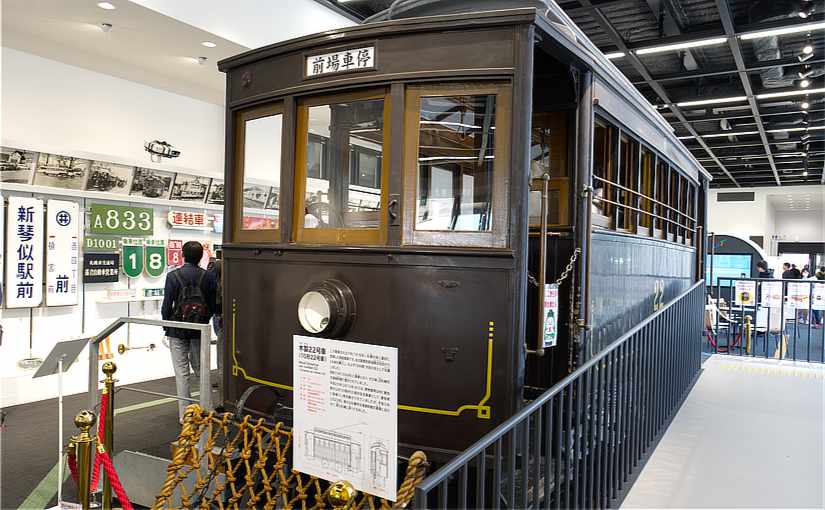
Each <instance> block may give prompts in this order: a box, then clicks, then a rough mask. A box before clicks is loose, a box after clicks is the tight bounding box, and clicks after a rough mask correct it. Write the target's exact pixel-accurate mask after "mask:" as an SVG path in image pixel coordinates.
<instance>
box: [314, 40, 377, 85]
mask: <svg viewBox="0 0 825 510" xmlns="http://www.w3.org/2000/svg"><path fill="white" fill-rule="evenodd" d="M305 67H306V77H307V78H311V77H313V76H322V75H325V74H335V73H346V72H352V71H362V70H366V69H375V47H374V46H364V47H362V48H351V49H347V50H341V51H334V52H332V53H323V54H321V55H310V56H308V57H306V66H305Z"/></svg>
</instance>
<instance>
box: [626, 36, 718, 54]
mask: <svg viewBox="0 0 825 510" xmlns="http://www.w3.org/2000/svg"><path fill="white" fill-rule="evenodd" d="M726 42H728V38H727V37H713V38H710V39H700V40H698V41H687V42H682V43H676V44H665V45H663V46H650V47H647V48H639V49H638V50H636V51H635V53H636V54H637V55H650V54H652V53H664V52H666V51H677V50H686V49H689V48H701V47H703V46H714V45H717V44H724V43H726Z"/></svg>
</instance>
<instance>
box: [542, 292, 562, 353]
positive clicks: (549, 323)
mask: <svg viewBox="0 0 825 510" xmlns="http://www.w3.org/2000/svg"><path fill="white" fill-rule="evenodd" d="M558 326H559V286H558V285H556V284H555V283H547V284H545V285H544V327H543V328H542V344H543V345H544V347H545V348H546V347H555V346H556V342H557V341H558V336H559V335H558V331H559V327H558Z"/></svg>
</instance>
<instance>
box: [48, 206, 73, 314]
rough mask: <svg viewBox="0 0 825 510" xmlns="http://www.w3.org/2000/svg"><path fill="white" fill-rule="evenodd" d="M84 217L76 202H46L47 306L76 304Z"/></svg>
mask: <svg viewBox="0 0 825 510" xmlns="http://www.w3.org/2000/svg"><path fill="white" fill-rule="evenodd" d="M81 218H82V216H81V215H80V206H79V205H78V204H77V202H67V201H65V200H49V201H48V202H47V203H46V229H47V230H46V234H47V235H48V240H47V241H46V306H70V305H76V304H77V301H78V297H77V295H78V284H77V283H78V278H77V271H78V268H77V264H78V259H79V257H80V229H79V226H80V222H81Z"/></svg>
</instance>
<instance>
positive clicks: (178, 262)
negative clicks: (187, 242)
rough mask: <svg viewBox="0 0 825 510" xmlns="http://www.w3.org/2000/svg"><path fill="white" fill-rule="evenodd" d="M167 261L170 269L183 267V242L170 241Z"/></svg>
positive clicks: (167, 244) (167, 249)
mask: <svg viewBox="0 0 825 510" xmlns="http://www.w3.org/2000/svg"><path fill="white" fill-rule="evenodd" d="M166 260H167V265H168V266H169V267H180V266H182V265H183V241H180V240H177V239H169V241H168V242H167V243H166Z"/></svg>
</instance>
